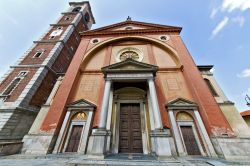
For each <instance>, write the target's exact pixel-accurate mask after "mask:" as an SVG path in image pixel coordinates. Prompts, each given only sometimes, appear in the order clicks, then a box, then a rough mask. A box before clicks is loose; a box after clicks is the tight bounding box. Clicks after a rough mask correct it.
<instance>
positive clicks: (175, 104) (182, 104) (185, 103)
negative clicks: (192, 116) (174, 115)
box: [166, 97, 198, 109]
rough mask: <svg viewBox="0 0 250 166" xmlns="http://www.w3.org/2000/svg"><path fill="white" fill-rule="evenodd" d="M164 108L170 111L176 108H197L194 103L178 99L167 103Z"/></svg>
mask: <svg viewBox="0 0 250 166" xmlns="http://www.w3.org/2000/svg"><path fill="white" fill-rule="evenodd" d="M166 107H167V108H169V109H171V108H174V109H177V108H190V109H193V108H196V107H198V106H197V104H196V103H194V102H192V101H189V100H187V99H184V98H181V97H180V98H177V99H174V100H172V101H170V102H168V103H167V104H166Z"/></svg>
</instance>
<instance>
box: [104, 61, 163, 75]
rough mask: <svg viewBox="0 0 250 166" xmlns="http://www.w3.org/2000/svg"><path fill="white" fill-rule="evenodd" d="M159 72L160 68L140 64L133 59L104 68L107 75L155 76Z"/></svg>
mask: <svg viewBox="0 0 250 166" xmlns="http://www.w3.org/2000/svg"><path fill="white" fill-rule="evenodd" d="M157 70H158V66H155V65H151V64H147V63H143V62H138V61H135V60H133V59H131V58H127V59H126V60H124V61H122V62H118V63H115V64H112V65H109V66H106V67H103V68H102V72H103V73H104V74H105V75H106V74H108V73H153V74H154V75H155V73H156V71H157Z"/></svg>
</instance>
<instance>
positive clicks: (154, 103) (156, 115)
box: [148, 78, 162, 129]
mask: <svg viewBox="0 0 250 166" xmlns="http://www.w3.org/2000/svg"><path fill="white" fill-rule="evenodd" d="M148 86H149V93H150V99H151V104H152V109H153V114H154V120H155V129H162V121H161V114H160V109H159V105H158V99H157V95H156V90H155V83H154V80H153V78H151V79H148Z"/></svg>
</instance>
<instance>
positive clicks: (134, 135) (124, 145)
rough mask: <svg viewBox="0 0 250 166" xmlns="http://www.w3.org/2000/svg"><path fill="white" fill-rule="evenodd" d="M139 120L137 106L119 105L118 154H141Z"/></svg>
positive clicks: (138, 108)
mask: <svg viewBox="0 0 250 166" xmlns="http://www.w3.org/2000/svg"><path fill="white" fill-rule="evenodd" d="M141 135H142V134H141V118H140V105H139V104H121V108H120V137H119V152H120V153H142V152H143V149H142V136H141Z"/></svg>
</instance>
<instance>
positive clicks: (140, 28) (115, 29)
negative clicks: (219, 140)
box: [82, 20, 182, 36]
mask: <svg viewBox="0 0 250 166" xmlns="http://www.w3.org/2000/svg"><path fill="white" fill-rule="evenodd" d="M128 27H130V28H128ZM181 29H182V28H181V27H176V26H169V25H160V24H152V23H145V22H138V21H131V20H129V21H123V22H120V23H116V24H112V25H108V26H104V27H101V28H97V29H93V30H89V31H85V32H83V33H82V35H83V36H84V35H86V36H88V35H94V34H109V33H110V34H114V33H133V32H137V33H138V32H151V31H152V32H156V31H157V32H175V33H180V32H181Z"/></svg>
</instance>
